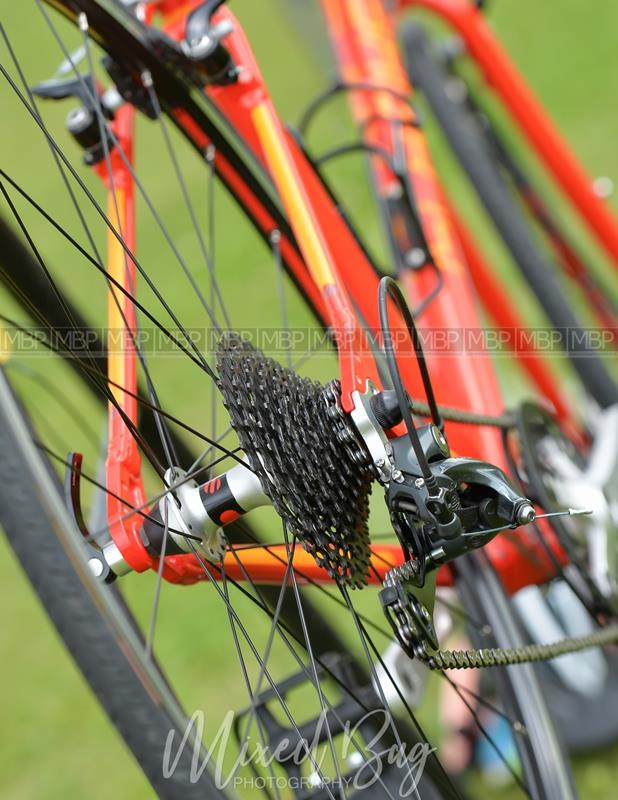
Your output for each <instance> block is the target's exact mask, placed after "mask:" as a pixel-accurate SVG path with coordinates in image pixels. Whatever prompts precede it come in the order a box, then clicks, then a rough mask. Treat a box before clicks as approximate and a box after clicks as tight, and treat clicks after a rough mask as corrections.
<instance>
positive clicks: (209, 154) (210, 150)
mask: <svg viewBox="0 0 618 800" xmlns="http://www.w3.org/2000/svg"><path fill="white" fill-rule="evenodd" d="M216 154H217V148H216V147H215V146H214V144H209V145H208V147H207V148H206V161H208V163H209V164H212V163H213V161H214V160H215V155H216Z"/></svg>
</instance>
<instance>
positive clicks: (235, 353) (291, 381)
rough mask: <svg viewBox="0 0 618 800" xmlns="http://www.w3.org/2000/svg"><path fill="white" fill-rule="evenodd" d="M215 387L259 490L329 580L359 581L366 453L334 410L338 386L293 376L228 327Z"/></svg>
mask: <svg viewBox="0 0 618 800" xmlns="http://www.w3.org/2000/svg"><path fill="white" fill-rule="evenodd" d="M217 371H218V376H219V387H220V389H221V392H222V394H223V400H224V403H225V406H226V408H227V410H228V412H229V415H230V419H231V423H232V426H233V427H234V430H235V431H236V433H237V435H238V438H239V440H240V445H241V447H242V449H243V450H244V451H245V453H246V455H247V458H248V460H249V464H250V466H251V468H252V469H253V470H254V471H255V472H256V474H257V475H258V477H259V479H260V482H261V484H262V488H263V489H264V492H265V493H266V494H267V495H268V497H269V498H270V500H271V501H272V503H273V506H274V507H275V509H276V511H277V513H278V514H279V515H280V516H281V517H282V519H283V520H284V522H285V524H286V525H287V527H288V529H289V530H290V532H291V533H292V534H294V535H295V536H296V537H297V538H298V540H299V541H300V542H301V544H302V546H303V547H304V548H305V550H307V552H309V553H311V555H312V556H313V557H314V559H315V560H316V562H317V563H318V564H319V565H320V566H321V567H324V569H326V571H327V572H328V574H329V575H330V576H331V577H332V578H333V579H335V580H339V581H341V582H343V583H345V584H347V585H349V586H351V587H360V586H362V585H363V584H364V583H365V582H366V578H367V573H368V570H369V563H370V556H371V553H370V547H369V529H368V524H367V520H368V516H369V494H370V492H371V484H372V481H373V479H374V477H375V475H374V470H373V466H372V464H371V459H370V456H369V453H368V452H367V450H366V448H365V446H364V444H363V442H362V441H361V440H360V439H359V437H358V434H357V433H356V430H355V428H353V427H352V423H351V421H349V419H348V417H347V416H346V415H345V414H344V413H343V411H342V410H341V405H340V402H339V398H340V393H341V389H340V385H339V383H338V382H337V381H333V382H331V383H330V384H328V385H327V386H323V385H321V384H319V383H317V382H315V381H311V380H309V379H307V378H301V377H300V376H299V375H297V374H296V373H295V372H294V371H293V370H291V369H288V368H286V367H284V366H282V365H281V364H279V363H278V362H277V361H275V360H274V359H272V358H269V357H267V356H265V355H264V353H262V351H260V350H258V349H256V348H255V347H253V346H252V345H251V344H250V343H248V342H246V341H243V339H242V338H241V337H240V336H239V335H238V334H236V333H226V334H225V335H224V336H223V337H222V339H221V340H220V342H219V344H218V346H217Z"/></svg>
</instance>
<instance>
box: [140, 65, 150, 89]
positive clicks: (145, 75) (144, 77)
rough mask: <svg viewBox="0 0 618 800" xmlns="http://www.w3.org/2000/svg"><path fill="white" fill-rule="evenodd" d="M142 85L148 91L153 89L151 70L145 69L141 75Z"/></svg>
mask: <svg viewBox="0 0 618 800" xmlns="http://www.w3.org/2000/svg"><path fill="white" fill-rule="evenodd" d="M141 78H142V83H143V84H144V86H145V87H146V89H150V88H151V87H152V73H151V72H150V70H149V69H145V70H144V71H143V72H142V75H141Z"/></svg>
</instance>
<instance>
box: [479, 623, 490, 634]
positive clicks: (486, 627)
mask: <svg viewBox="0 0 618 800" xmlns="http://www.w3.org/2000/svg"><path fill="white" fill-rule="evenodd" d="M491 634H492V628H491V625H483V627H482V628H481V635H482V636H491Z"/></svg>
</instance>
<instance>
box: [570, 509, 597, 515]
mask: <svg viewBox="0 0 618 800" xmlns="http://www.w3.org/2000/svg"><path fill="white" fill-rule="evenodd" d="M593 513H594V512H593V510H592V509H591V508H569V509H568V514H569V516H570V517H583V516H588V515H590V514H593Z"/></svg>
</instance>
